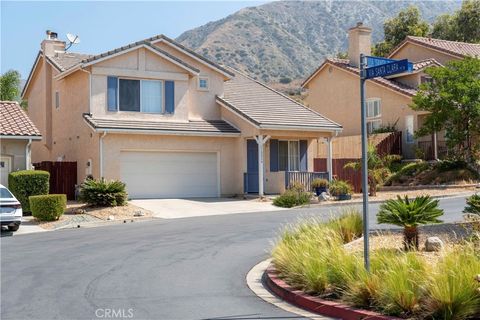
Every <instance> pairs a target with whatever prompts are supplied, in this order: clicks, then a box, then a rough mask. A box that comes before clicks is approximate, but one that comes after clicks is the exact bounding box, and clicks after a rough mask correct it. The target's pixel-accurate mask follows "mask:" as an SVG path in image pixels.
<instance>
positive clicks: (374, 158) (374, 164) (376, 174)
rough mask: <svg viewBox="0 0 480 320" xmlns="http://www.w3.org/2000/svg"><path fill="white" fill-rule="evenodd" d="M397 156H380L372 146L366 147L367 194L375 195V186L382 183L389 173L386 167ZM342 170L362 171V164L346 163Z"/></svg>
mask: <svg viewBox="0 0 480 320" xmlns="http://www.w3.org/2000/svg"><path fill="white" fill-rule="evenodd" d="M398 157H399V156H396V155H387V156H383V157H382V156H381V155H379V154H378V152H377V148H376V147H375V145H373V144H369V145H368V152H367V162H368V186H369V191H368V194H369V195H370V196H372V197H374V196H376V195H377V186H378V185H379V184H380V183H383V182H384V180H385V178H387V176H388V175H389V173H390V170H389V169H388V167H389V166H390V164H391V162H392V161H394V160H398ZM344 168H351V169H353V170H362V162H361V161H355V162H349V163H347V164H346V165H345V166H344Z"/></svg>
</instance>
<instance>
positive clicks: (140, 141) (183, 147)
mask: <svg viewBox="0 0 480 320" xmlns="http://www.w3.org/2000/svg"><path fill="white" fill-rule="evenodd" d="M237 140H240V138H219V137H186V136H152V135H123V134H107V136H106V137H105V138H104V140H103V141H104V176H105V177H106V178H107V179H119V178H120V161H118V159H119V158H120V152H121V151H122V150H123V151H126V150H130V151H134V150H138V151H145V150H147V151H192V152H194V151H202V152H219V153H220V189H221V191H220V192H221V194H222V195H234V194H242V193H243V176H240V175H239V174H236V173H238V172H239V168H238V163H239V162H238V149H237V148H236V145H237V144H236V143H235V142H237Z"/></svg>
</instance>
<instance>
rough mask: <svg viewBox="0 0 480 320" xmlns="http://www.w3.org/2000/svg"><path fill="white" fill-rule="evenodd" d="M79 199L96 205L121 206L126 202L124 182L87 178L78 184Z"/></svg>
mask: <svg viewBox="0 0 480 320" xmlns="http://www.w3.org/2000/svg"><path fill="white" fill-rule="evenodd" d="M80 200H81V201H83V202H86V203H87V204H89V205H91V206H98V207H116V206H123V205H125V204H126V203H127V192H126V190H125V183H123V182H121V181H118V180H111V181H107V180H105V179H104V178H102V179H100V180H95V179H87V180H85V182H83V183H82V185H81V186H80Z"/></svg>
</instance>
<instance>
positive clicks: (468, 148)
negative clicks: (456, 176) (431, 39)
mask: <svg viewBox="0 0 480 320" xmlns="http://www.w3.org/2000/svg"><path fill="white" fill-rule="evenodd" d="M426 73H427V74H428V75H430V76H431V77H432V81H431V82H427V83H424V84H422V85H420V88H419V90H418V91H417V94H416V95H415V96H414V97H413V104H412V105H411V108H412V109H413V110H416V111H428V112H429V114H428V115H427V116H426V118H425V121H424V123H423V126H422V127H421V128H420V129H419V130H418V131H417V132H416V135H417V136H424V135H427V134H432V133H433V132H435V131H440V130H442V129H445V131H446V138H447V146H448V147H449V148H450V149H451V150H454V152H451V154H453V157H454V158H456V159H458V160H464V161H466V162H468V163H470V164H473V163H474V162H475V159H476V158H477V157H478V156H477V155H476V152H477V151H478V148H479V143H480V139H479V135H480V78H479V75H480V59H476V58H470V57H468V58H465V59H464V60H459V61H450V62H449V63H447V65H446V67H445V68H437V67H431V68H428V69H427V70H426Z"/></svg>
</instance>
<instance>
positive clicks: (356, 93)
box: [302, 23, 480, 158]
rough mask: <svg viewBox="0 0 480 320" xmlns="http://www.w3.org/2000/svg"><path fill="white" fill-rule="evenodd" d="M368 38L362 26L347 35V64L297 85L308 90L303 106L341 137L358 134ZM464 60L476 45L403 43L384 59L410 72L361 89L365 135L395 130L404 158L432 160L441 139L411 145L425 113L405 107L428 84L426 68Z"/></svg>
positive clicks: (335, 64) (331, 64) (325, 67)
mask: <svg viewBox="0 0 480 320" xmlns="http://www.w3.org/2000/svg"><path fill="white" fill-rule="evenodd" d="M371 32H372V30H371V29H370V28H369V27H366V26H364V25H363V24H362V23H358V24H357V26H355V27H353V28H351V29H349V31H348V38H349V43H348V59H335V58H328V59H326V60H325V61H324V62H323V63H322V64H321V65H320V67H318V68H317V70H315V71H314V72H313V73H312V74H311V75H310V76H309V77H308V78H307V79H306V80H305V81H304V83H303V84H302V87H303V88H306V89H308V96H307V97H306V104H307V105H308V106H309V107H310V108H312V109H314V110H316V111H317V112H320V113H322V114H323V115H325V116H326V117H328V118H329V119H332V120H333V121H336V122H338V123H340V124H341V125H342V126H343V128H344V129H343V131H342V134H341V135H343V136H356V135H360V134H361V121H360V84H359V83H360V79H359V65H360V54H361V53H363V54H365V55H367V56H369V55H371ZM465 56H480V44H473V43H463V42H454V41H446V40H438V39H431V38H422V37H410V36H409V37H407V38H406V39H405V40H404V41H403V42H402V43H401V44H400V45H399V46H397V47H396V48H395V49H394V50H393V51H392V53H391V54H390V55H389V57H388V58H391V59H409V60H410V61H411V62H413V72H411V73H402V74H397V75H394V76H390V77H386V78H381V77H378V78H374V79H371V80H368V81H367V83H366V95H367V129H368V131H369V132H370V133H371V132H373V131H375V129H378V128H380V127H382V126H387V125H394V124H396V128H397V130H399V131H402V150H403V155H404V157H405V158H414V157H415V156H416V155H415V150H416V149H417V148H419V149H420V150H422V151H423V152H424V153H425V154H426V155H427V156H429V155H430V157H431V156H433V154H434V153H435V152H434V150H433V149H434V146H435V145H439V146H444V145H445V141H444V134H443V133H442V132H440V133H438V134H435V135H433V136H432V137H421V138H419V139H415V137H414V133H415V131H416V130H417V129H418V128H419V127H420V126H421V124H422V121H423V119H424V117H425V115H426V114H427V113H425V112H417V111H414V110H412V109H411V108H410V107H409V106H410V105H411V104H412V97H413V96H414V95H415V94H416V89H417V88H418V86H419V84H420V83H422V82H423V81H429V77H428V75H427V74H426V73H425V69H426V68H427V67H430V66H437V67H441V66H443V65H444V64H445V63H447V62H448V61H450V60H453V59H463V58H464V57H465Z"/></svg>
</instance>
